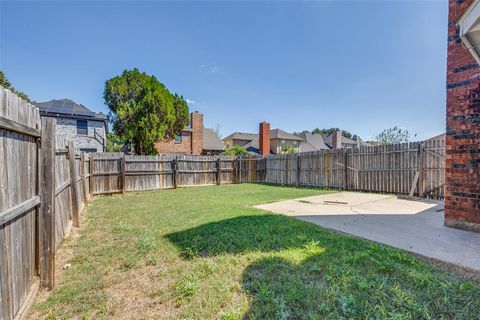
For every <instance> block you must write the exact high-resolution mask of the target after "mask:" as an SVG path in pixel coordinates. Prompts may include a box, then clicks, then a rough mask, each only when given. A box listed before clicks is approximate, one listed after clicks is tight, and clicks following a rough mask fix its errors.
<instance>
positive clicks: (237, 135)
mask: <svg viewBox="0 0 480 320" xmlns="http://www.w3.org/2000/svg"><path fill="white" fill-rule="evenodd" d="M257 136H258V134H256V133H245V132H234V133H232V134H231V135H229V136H228V137H225V138H223V139H222V140H223V141H225V140H230V139H234V140H253V139H255V137H257Z"/></svg>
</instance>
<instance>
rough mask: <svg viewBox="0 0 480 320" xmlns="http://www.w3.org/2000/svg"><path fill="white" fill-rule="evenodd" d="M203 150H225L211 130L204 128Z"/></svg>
mask: <svg viewBox="0 0 480 320" xmlns="http://www.w3.org/2000/svg"><path fill="white" fill-rule="evenodd" d="M203 149H204V150H223V143H222V141H220V138H218V136H217V135H216V134H215V131H213V129H210V128H203Z"/></svg>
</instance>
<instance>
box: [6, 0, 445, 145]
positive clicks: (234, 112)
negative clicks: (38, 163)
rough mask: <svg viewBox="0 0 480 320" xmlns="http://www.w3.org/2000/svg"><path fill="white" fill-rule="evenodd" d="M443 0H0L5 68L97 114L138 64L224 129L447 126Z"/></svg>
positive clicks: (38, 89)
mask: <svg viewBox="0 0 480 320" xmlns="http://www.w3.org/2000/svg"><path fill="white" fill-rule="evenodd" d="M447 10H448V4H447V2H446V1H439V2H433V1H430V2H414V1H408V2H380V1H375V2H274V1H269V2H253V1H252V2H218V1H217V2H199V1H197V2H157V1H148V2H138V1H135V2H134V1H118V2H115V1H104V2H101V1H93V2H87V1H76V2H73V1H68V2H67V1H60V2H51V1H49V2H42V1H35V2H23V1H12V2H5V1H4V2H0V69H2V70H3V71H4V72H5V73H6V75H7V77H8V78H9V79H10V81H11V82H12V83H13V84H14V86H15V87H16V88H17V89H19V90H21V91H24V92H26V93H27V94H28V95H29V96H30V97H31V98H32V99H34V100H36V101H45V100H50V99H53V98H70V99H72V100H74V101H76V102H79V103H82V104H84V105H86V106H88V107H89V108H90V109H92V110H95V111H103V112H105V113H106V112H107V111H108V110H107V108H106V107H105V105H104V103H103V98H102V94H103V89H104V82H105V80H106V79H108V78H110V77H113V76H115V75H118V74H120V73H121V72H122V70H124V69H129V68H134V67H137V68H139V69H140V70H141V71H144V72H147V73H149V74H153V75H155V76H156V77H157V78H158V79H159V80H160V81H161V82H163V83H164V84H165V85H166V86H167V87H168V88H169V89H170V90H171V91H174V92H178V93H180V94H182V95H183V96H184V97H185V98H187V99H188V101H190V110H191V111H194V110H198V111H201V112H203V113H204V115H205V125H206V126H210V127H215V126H216V125H218V124H219V125H220V127H221V133H222V135H223V136H225V135H228V134H230V133H232V132H234V131H244V132H256V131H257V130H258V123H259V122H261V121H263V120H266V121H269V122H270V123H271V126H272V128H281V129H284V130H287V131H294V130H296V131H299V130H305V129H306V130H311V129H313V128H315V127H320V128H323V127H326V128H328V127H340V128H342V129H346V130H349V131H351V132H353V133H357V134H359V135H361V136H362V137H363V138H366V139H368V138H371V137H373V136H375V134H377V133H378V132H380V131H381V130H382V129H385V128H388V127H392V126H395V125H398V126H400V127H403V128H406V129H409V130H410V131H412V132H415V133H418V135H419V136H418V137H419V138H427V137H429V136H433V135H435V134H438V133H441V132H443V131H444V130H445V77H446V71H445V70H446V45H447Z"/></svg>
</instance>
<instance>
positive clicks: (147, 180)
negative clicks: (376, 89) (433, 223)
mask: <svg viewBox="0 0 480 320" xmlns="http://www.w3.org/2000/svg"><path fill="white" fill-rule="evenodd" d="M90 157H91V161H92V165H93V171H91V173H90V174H91V175H92V177H93V179H92V183H93V184H92V185H93V188H92V190H91V193H92V195H97V194H109V193H116V192H126V191H137V190H149V189H167V188H176V187H183V186H197V185H212V184H226V183H271V184H280V185H287V186H302V187H306V186H308V187H320V188H337V189H343V190H357V191H369V192H385V193H395V194H405V195H410V196H420V197H433V198H442V197H443V186H444V183H445V181H444V173H445V165H444V161H445V159H444V158H445V142H444V140H442V139H439V140H429V141H425V142H411V143H403V144H396V145H388V146H375V147H360V148H352V149H339V150H324V151H316V152H307V153H299V154H286V155H271V156H267V157H248V156H244V157H237V158H235V157H230V158H223V157H212V156H208V157H207V156H176V157H172V156H170V157H168V156H125V155H124V154H123V153H94V154H91V155H90Z"/></svg>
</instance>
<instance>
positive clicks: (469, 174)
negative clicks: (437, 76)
mask: <svg viewBox="0 0 480 320" xmlns="http://www.w3.org/2000/svg"><path fill="white" fill-rule="evenodd" d="M472 2H473V0H465V1H464V0H449V16H448V57H447V136H446V144H447V148H446V164H445V165H446V174H445V179H446V183H445V225H447V226H451V227H457V228H462V229H468V230H475V231H480V68H479V65H478V64H477V63H476V61H475V59H474V58H473V56H472V55H471V54H470V52H469V51H468V50H467V49H466V48H465V47H464V45H463V43H462V40H461V39H460V37H459V27H458V26H457V22H458V20H459V19H460V17H461V16H462V14H463V13H464V12H465V11H466V10H467V9H468V7H469V6H470V5H471V4H472Z"/></svg>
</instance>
